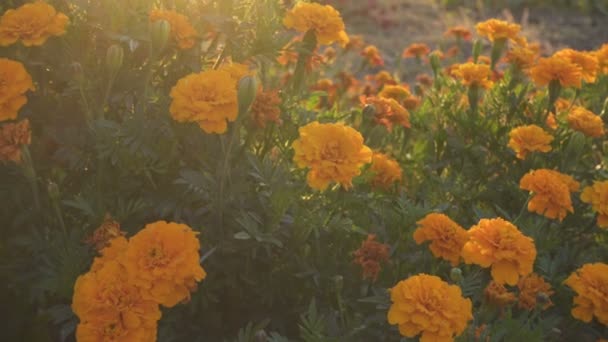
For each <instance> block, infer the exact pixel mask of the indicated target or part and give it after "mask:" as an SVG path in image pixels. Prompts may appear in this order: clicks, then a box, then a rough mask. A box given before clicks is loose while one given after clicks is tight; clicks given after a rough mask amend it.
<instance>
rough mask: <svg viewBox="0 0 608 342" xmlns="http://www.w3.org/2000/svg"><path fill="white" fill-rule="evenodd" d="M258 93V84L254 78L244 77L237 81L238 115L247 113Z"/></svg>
mask: <svg viewBox="0 0 608 342" xmlns="http://www.w3.org/2000/svg"><path fill="white" fill-rule="evenodd" d="M257 92H258V82H257V80H256V79H255V77H254V76H245V77H243V78H241V80H240V81H239V87H238V103H239V115H242V114H245V113H247V111H248V110H249V107H251V104H253V101H255V96H256V94H257Z"/></svg>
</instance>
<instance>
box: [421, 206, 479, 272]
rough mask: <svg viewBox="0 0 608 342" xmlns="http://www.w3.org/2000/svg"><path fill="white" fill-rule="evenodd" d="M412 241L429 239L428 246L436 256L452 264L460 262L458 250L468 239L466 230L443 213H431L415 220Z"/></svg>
mask: <svg viewBox="0 0 608 342" xmlns="http://www.w3.org/2000/svg"><path fill="white" fill-rule="evenodd" d="M416 224H418V228H417V229H416V230H415V231H414V241H416V243H417V244H421V243H423V242H425V241H431V244H430V245H429V248H430V250H431V252H432V253H433V255H434V256H435V257H437V258H442V259H445V260H448V261H449V262H450V263H451V264H452V266H456V265H458V264H459V263H460V252H461V251H462V247H464V244H465V243H466V242H467V240H468V239H469V236H468V235H467V231H466V230H464V229H463V228H462V227H461V226H460V225H459V224H458V223H456V222H454V221H452V220H451V219H450V218H449V217H447V216H446V215H444V214H439V213H431V214H428V215H426V216H425V217H424V218H423V219H422V220H420V221H418V222H416Z"/></svg>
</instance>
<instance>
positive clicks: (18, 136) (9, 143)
mask: <svg viewBox="0 0 608 342" xmlns="http://www.w3.org/2000/svg"><path fill="white" fill-rule="evenodd" d="M31 142H32V132H31V130H30V121H29V120H28V119H25V120H21V121H19V122H17V123H7V124H4V125H2V126H0V161H3V162H8V161H12V162H15V163H17V164H20V163H21V147H22V146H24V145H29V144H30V143H31Z"/></svg>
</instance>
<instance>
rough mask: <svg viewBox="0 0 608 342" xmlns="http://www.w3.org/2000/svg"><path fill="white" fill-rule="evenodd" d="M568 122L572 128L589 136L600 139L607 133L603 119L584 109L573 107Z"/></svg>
mask: <svg viewBox="0 0 608 342" xmlns="http://www.w3.org/2000/svg"><path fill="white" fill-rule="evenodd" d="M567 120H568V125H569V126H570V128H572V129H573V130H575V131H579V132H581V133H583V134H585V135H587V136H590V137H593V138H599V137H601V136H603V135H604V133H605V132H604V121H603V120H602V118H601V117H600V116H599V115H595V114H594V113H593V112H591V111H590V110H587V109H586V108H584V107H580V106H575V107H573V108H572V110H570V113H568V117H567Z"/></svg>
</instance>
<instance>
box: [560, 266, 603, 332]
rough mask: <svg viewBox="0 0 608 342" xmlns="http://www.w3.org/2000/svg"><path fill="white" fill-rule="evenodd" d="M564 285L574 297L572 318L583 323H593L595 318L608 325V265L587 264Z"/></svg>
mask: <svg viewBox="0 0 608 342" xmlns="http://www.w3.org/2000/svg"><path fill="white" fill-rule="evenodd" d="M564 284H566V285H568V286H569V287H571V288H572V289H573V290H574V292H576V294H577V296H576V297H574V305H575V306H574V308H572V316H573V317H574V318H576V319H579V320H581V321H583V322H587V323H589V322H591V320H592V319H593V316H595V318H596V319H597V320H598V322H600V323H601V324H603V325H608V265H607V264H604V263H600V262H598V263H594V264H585V265H583V266H582V267H581V268H579V269H578V270H576V272H574V273H572V274H571V275H570V276H569V277H568V279H566V281H565V282H564Z"/></svg>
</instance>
